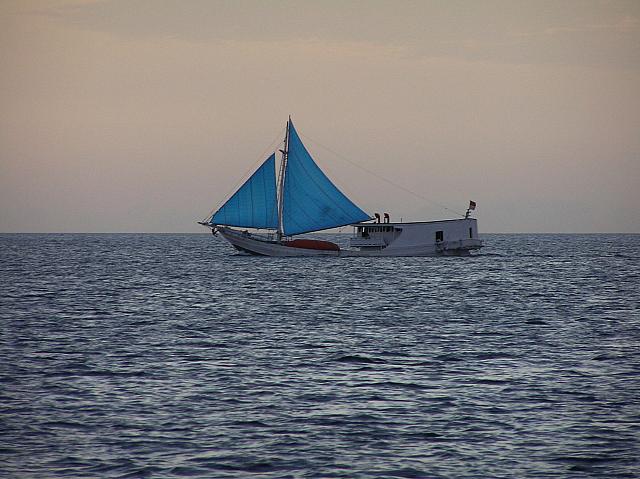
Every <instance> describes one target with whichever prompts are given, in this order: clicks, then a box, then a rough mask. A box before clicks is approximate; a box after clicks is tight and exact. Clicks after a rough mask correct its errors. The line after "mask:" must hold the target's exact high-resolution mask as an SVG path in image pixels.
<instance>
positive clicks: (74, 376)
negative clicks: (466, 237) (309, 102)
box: [0, 234, 640, 479]
mask: <svg viewBox="0 0 640 479" xmlns="http://www.w3.org/2000/svg"><path fill="white" fill-rule="evenodd" d="M334 238H337V240H338V241H343V240H344V238H343V237H337V236H336V237H334ZM483 239H484V240H485V241H486V244H487V246H486V248H484V249H483V250H482V252H481V253H480V254H478V255H476V256H475V257H471V258H377V259H376V258H373V259H372V258H306V259H296V258H288V259H287V258H265V257H248V256H239V255H236V254H234V252H233V250H232V249H231V248H230V247H229V246H228V245H226V244H224V243H223V242H222V240H221V239H220V238H213V237H212V236H211V235H208V234H184V235H174V234H46V235H31V234H25V235H0V274H1V276H0V277H1V283H0V331H1V333H0V334H1V336H0V439H1V440H0V476H1V477H8V478H63V477H64V478H143V477H149V478H182V477H185V478H186V477H188V478H254V477H255V478H455V479H462V478H478V479H485V478H632V477H640V235H485V236H484V237H483Z"/></svg>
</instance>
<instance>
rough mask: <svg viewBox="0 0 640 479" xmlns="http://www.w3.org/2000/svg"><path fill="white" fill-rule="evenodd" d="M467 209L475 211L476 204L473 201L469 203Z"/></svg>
mask: <svg viewBox="0 0 640 479" xmlns="http://www.w3.org/2000/svg"><path fill="white" fill-rule="evenodd" d="M469 209H470V210H475V209H476V202H475V201H469Z"/></svg>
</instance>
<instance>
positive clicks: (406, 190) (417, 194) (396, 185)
mask: <svg viewBox="0 0 640 479" xmlns="http://www.w3.org/2000/svg"><path fill="white" fill-rule="evenodd" d="M300 135H301V136H304V137H305V138H306V139H307V140H309V141H311V142H313V143H315V144H316V145H318V146H319V147H321V148H323V149H325V150H327V151H328V152H329V153H332V154H333V155H335V156H336V157H338V158H340V159H341V160H344V161H346V162H347V163H351V164H352V165H353V166H355V167H356V168H360V169H361V170H363V171H366V172H367V173H369V174H370V175H373V176H375V177H376V178H378V179H379V180H382V181H385V182H387V183H389V184H390V185H392V186H395V187H396V188H400V189H401V190H403V191H405V192H406V193H409V194H411V195H413V196H415V197H416V198H419V199H421V200H423V201H426V202H427V203H431V204H434V205H436V206H439V207H440V208H442V209H444V210H447V211H450V212H452V213H455V214H456V215H459V216H464V214H463V213H460V212H459V211H456V210H453V209H451V208H449V207H447V206H445V205H443V204H441V203H438V202H437V201H433V200H430V199H429V198H426V197H424V196H422V195H421V194H419V193H416V192H415V191H411V190H410V189H409V188H406V187H404V186H402V185H399V184H397V183H395V182H393V181H391V180H390V179H388V178H385V177H384V176H381V175H378V174H377V173H375V172H373V171H371V170H370V169H368V168H365V167H364V166H362V165H359V164H358V163H355V162H354V161H352V160H350V159H349V158H347V157H346V156H344V155H341V154H340V153H338V152H336V151H334V150H332V149H331V148H329V147H328V146H324V145H323V144H322V143H320V142H317V141H316V140H314V139H313V138H309V137H308V136H307V135H305V134H302V133H300Z"/></svg>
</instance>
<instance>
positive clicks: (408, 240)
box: [215, 220, 482, 257]
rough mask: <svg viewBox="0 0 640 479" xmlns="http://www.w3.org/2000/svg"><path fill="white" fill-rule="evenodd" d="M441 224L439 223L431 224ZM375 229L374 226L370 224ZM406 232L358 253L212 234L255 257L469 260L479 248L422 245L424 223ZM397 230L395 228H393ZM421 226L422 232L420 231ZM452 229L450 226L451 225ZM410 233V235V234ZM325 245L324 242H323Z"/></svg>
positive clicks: (470, 243)
mask: <svg viewBox="0 0 640 479" xmlns="http://www.w3.org/2000/svg"><path fill="white" fill-rule="evenodd" d="M456 221H460V222H465V224H466V222H469V221H475V220H449V221H448V222H456ZM434 223H442V222H434ZM374 225H375V224H374ZM401 225H402V226H404V228H403V229H404V230H408V231H407V235H406V237H405V238H402V234H401V235H399V236H398V237H397V238H396V239H395V241H393V242H392V243H390V244H387V245H384V246H383V245H380V246H370V247H360V248H359V249H339V248H337V247H336V249H331V250H329V249H316V248H314V249H310V248H299V247H294V246H287V245H286V242H278V241H276V240H269V239H267V238H264V237H261V236H258V235H254V234H252V233H249V232H248V231H241V230H236V229H233V228H229V227H224V226H217V227H216V228H215V231H216V232H217V233H220V235H221V236H222V237H223V238H224V239H225V240H226V241H227V242H229V244H231V245H232V246H233V247H234V248H235V249H236V250H237V251H239V252H241V253H246V254H251V255H258V256H279V257H302V256H332V257H354V256H370V257H375V256H382V257H384V256H386V257H390V256H469V255H470V253H471V251H474V250H478V249H480V248H481V247H482V240H479V239H477V238H475V239H474V238H468V239H458V240H453V241H451V240H450V241H434V242H425V240H424V236H423V235H419V236H418V235H416V234H415V233H416V232H415V231H414V232H411V231H410V230H411V229H412V226H414V228H413V229H418V230H424V229H425V225H426V226H427V227H428V226H429V224H428V223H405V224H401ZM394 226H396V227H397V224H396V225H394ZM421 226H422V228H421ZM452 226H453V225H452ZM411 233H414V234H411ZM323 243H326V242H323Z"/></svg>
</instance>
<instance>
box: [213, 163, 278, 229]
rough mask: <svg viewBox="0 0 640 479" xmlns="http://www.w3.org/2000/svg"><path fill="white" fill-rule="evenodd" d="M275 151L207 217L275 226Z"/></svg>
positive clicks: (241, 224)
mask: <svg viewBox="0 0 640 479" xmlns="http://www.w3.org/2000/svg"><path fill="white" fill-rule="evenodd" d="M275 165H276V155H275V153H273V154H272V155H271V156H270V157H269V158H267V159H266V160H265V161H264V163H262V165H261V166H260V167H259V168H258V169H257V170H256V171H255V173H254V174H253V175H251V177H250V178H249V179H248V180H247V181H245V182H244V184H243V185H242V186H241V187H240V188H239V189H238V191H236V192H235V193H234V195H233V196H232V197H231V198H229V199H228V200H227V201H226V202H225V204H223V205H222V206H221V207H220V209H218V211H216V212H215V213H214V214H213V216H212V217H211V220H210V223H212V224H216V225H226V226H239V227H243V228H277V227H278V207H277V200H276V166H275Z"/></svg>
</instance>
